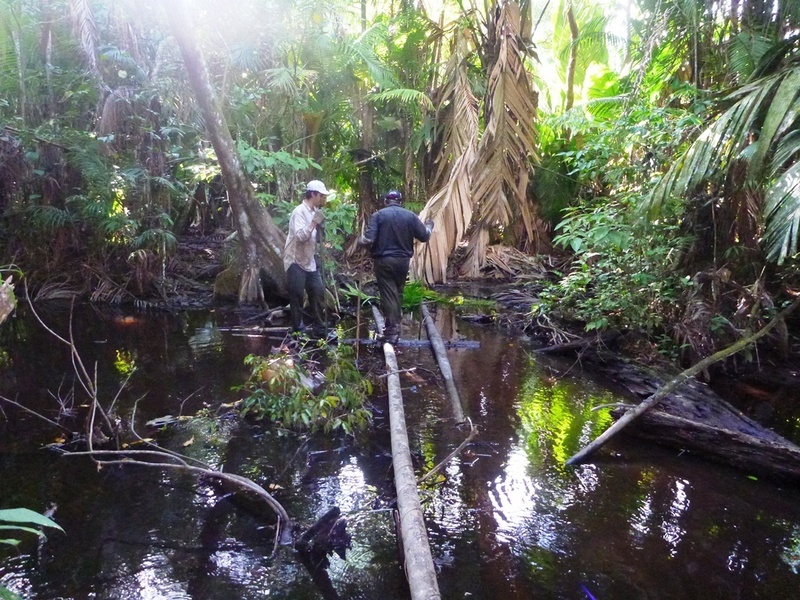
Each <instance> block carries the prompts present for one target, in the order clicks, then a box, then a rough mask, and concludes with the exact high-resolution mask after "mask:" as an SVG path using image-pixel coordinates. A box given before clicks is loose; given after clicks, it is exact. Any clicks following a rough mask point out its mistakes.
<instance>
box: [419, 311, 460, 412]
mask: <svg viewBox="0 0 800 600" xmlns="http://www.w3.org/2000/svg"><path fill="white" fill-rule="evenodd" d="M420 308H421V310H422V319H423V322H424V323H425V331H426V332H427V333H428V339H429V340H430V341H431V347H432V348H433V354H434V355H435V356H436V362H437V364H438V365H439V370H440V371H441V372H442V378H443V379H444V386H445V389H446V390H447V394H448V395H449V396H450V404H451V405H452V406H453V416H454V417H455V419H456V423H463V422H464V421H466V417H464V408H463V405H462V404H461V396H459V394H458V388H457V387H456V382H455V380H454V379H453V370H452V369H451V368H450V361H449V360H447V352H446V351H445V346H444V340H442V335H441V334H440V333H439V330H438V329H436V323H434V322H433V318H432V317H431V314H430V312H429V311H428V307H427V306H425V305H424V304H421V305H420Z"/></svg>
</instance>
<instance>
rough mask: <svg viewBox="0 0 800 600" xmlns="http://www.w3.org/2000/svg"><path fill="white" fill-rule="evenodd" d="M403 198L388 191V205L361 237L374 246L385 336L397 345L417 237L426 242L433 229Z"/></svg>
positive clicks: (376, 276) (370, 222)
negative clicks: (406, 205)
mask: <svg viewBox="0 0 800 600" xmlns="http://www.w3.org/2000/svg"><path fill="white" fill-rule="evenodd" d="M402 200H403V196H402V194H401V193H400V192H398V191H396V190H392V191H391V192H389V193H388V194H386V196H384V204H386V207H385V208H382V209H381V210H379V211H378V212H376V213H375V214H374V215H372V217H371V218H370V220H369V226H368V227H367V231H366V232H365V233H364V235H363V236H362V237H361V240H360V242H361V243H362V244H369V245H371V254H372V258H373V263H374V267H373V268H374V271H375V279H377V281H378V292H379V293H380V299H381V311H382V312H383V316H384V319H385V320H386V323H385V326H384V330H383V338H384V340H385V341H387V342H389V343H390V344H396V343H397V340H398V339H399V338H400V320H401V314H402V313H401V310H402V304H403V288H404V287H405V285H406V278H407V277H408V267H409V262H410V261H411V257H412V256H413V255H414V240H415V239H417V240H419V241H420V242H427V241H428V240H429V239H430V237H431V231H432V230H433V222H432V221H428V222H426V223H424V224H423V222H422V221H420V219H419V217H418V216H417V215H415V214H414V213H413V212H411V211H410V210H408V209H405V208H403V207H402V206H400V204H401V203H402Z"/></svg>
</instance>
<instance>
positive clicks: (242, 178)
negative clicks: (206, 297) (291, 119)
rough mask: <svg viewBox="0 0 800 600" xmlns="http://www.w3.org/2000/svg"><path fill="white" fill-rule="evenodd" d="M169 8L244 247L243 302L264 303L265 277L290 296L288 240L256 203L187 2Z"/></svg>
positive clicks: (173, 2)
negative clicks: (286, 260)
mask: <svg viewBox="0 0 800 600" xmlns="http://www.w3.org/2000/svg"><path fill="white" fill-rule="evenodd" d="M164 6H165V8H166V10H167V14H168V15H169V20H170V25H171V27H172V31H173V34H174V35H175V37H176V39H177V41H178V46H179V47H180V50H181V55H182V57H183V62H184V64H185V65H186V72H187V74H188V76H189V80H190V82H191V84H192V89H193V90H194V92H195V94H196V97H197V103H198V105H199V106H200V110H201V112H202V114H203V118H204V120H205V125H206V131H207V132H208V136H209V138H210V139H211V144H212V145H213V147H214V151H215V152H216V154H217V160H218V161H219V165H220V170H221V171H222V178H223V180H224V182H225V187H226V188H227V191H228V199H229V201H230V206H231V211H232V213H233V219H234V222H235V223H236V229H237V232H238V234H239V242H240V243H241V245H242V253H243V265H242V266H243V269H242V281H241V284H240V286H239V301H240V302H242V303H259V304H260V303H263V302H264V290H263V289H262V287H261V281H260V275H261V274H264V275H265V276H266V277H267V278H268V279H269V280H270V284H271V287H272V288H274V291H275V293H276V294H278V295H280V296H285V295H286V273H285V272H284V269H283V259H282V253H283V246H284V243H285V241H286V236H285V234H284V233H283V232H282V231H281V230H280V229H279V228H278V226H277V225H275V222H274V221H273V220H272V218H271V217H270V216H269V214H268V213H267V211H266V210H265V209H264V208H263V207H262V206H261V205H260V203H259V202H258V200H257V199H256V197H255V194H254V193H253V187H252V185H251V183H250V181H249V180H248V178H247V175H246V174H245V172H244V169H243V168H242V165H241V163H240V162H239V157H238V155H237V153H236V149H235V146H234V141H233V136H232V135H231V132H230V129H229V128H228V124H227V122H226V120H225V116H224V114H223V113H222V111H221V110H220V108H219V104H218V102H217V100H216V96H215V93H214V89H213V87H212V85H211V79H210V77H209V74H208V69H207V68H206V63H205V59H204V57H203V54H202V50H201V48H200V44H199V42H198V40H197V38H196V36H195V34H194V29H193V27H192V25H191V19H190V18H189V14H188V11H187V10H186V5H185V0H170V1H168V2H165V3H164Z"/></svg>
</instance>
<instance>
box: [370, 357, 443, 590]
mask: <svg viewBox="0 0 800 600" xmlns="http://www.w3.org/2000/svg"><path fill="white" fill-rule="evenodd" d="M383 353H384V356H385V357H386V366H387V367H388V368H389V379H388V382H389V427H390V430H391V436H392V465H393V467H394V485H395V489H396V490H397V511H398V515H399V517H400V530H401V538H402V544H403V546H402V547H403V552H404V557H403V558H404V560H403V565H404V567H405V572H406V578H407V579H408V586H409V589H410V591H411V599H412V600H437V599H439V598H441V595H440V593H439V584H438V582H437V581H436V568H435V566H434V564H433V556H432V554H431V548H430V544H429V542H428V532H427V530H426V529H425V519H424V517H423V514H422V506H421V505H420V501H419V494H418V492H417V480H416V477H415V476H414V465H413V464H412V461H411V449H410V448H409V444H408V432H407V431H406V417H405V411H404V410H403V395H402V391H401V389H400V376H399V375H398V367H397V357H396V356H395V353H394V348H393V347H392V345H391V344H389V343H386V344H384V345H383Z"/></svg>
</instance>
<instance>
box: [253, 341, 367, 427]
mask: <svg viewBox="0 0 800 600" xmlns="http://www.w3.org/2000/svg"><path fill="white" fill-rule="evenodd" d="M307 353H308V351H303V352H301V356H300V357H298V358H295V357H293V356H290V355H288V354H283V353H277V354H272V355H270V356H256V355H249V356H247V357H246V358H245V364H246V365H248V366H249V367H250V368H251V372H250V377H249V378H248V380H247V382H246V383H245V385H244V386H243V389H244V390H245V391H246V392H247V394H248V395H247V396H246V397H245V398H244V400H243V402H242V413H243V414H251V415H253V416H254V417H255V418H257V419H266V420H269V421H271V422H273V423H278V424H280V425H282V426H284V427H287V428H290V429H297V430H310V431H325V432H330V431H336V430H341V431H344V432H345V433H355V432H356V431H360V430H363V429H365V428H366V427H367V426H368V425H369V424H370V422H371V421H372V414H371V413H370V412H369V410H367V408H366V407H365V402H366V400H367V398H368V397H369V395H370V394H371V393H372V384H371V382H370V381H369V380H368V379H366V378H365V377H364V376H362V375H361V373H360V372H359V371H358V368H357V367H356V364H355V361H354V359H353V355H354V352H353V349H352V348H351V347H350V346H348V345H346V344H338V345H333V344H329V345H327V346H326V348H325V362H326V363H327V364H328V368H327V369H326V371H325V373H324V380H323V381H320V379H321V378H320V377H319V376H317V377H315V376H314V375H313V374H312V373H311V372H310V371H309V369H308V368H307V367H306V366H305V364H304V363H305V362H306V361H305V359H306V358H307Z"/></svg>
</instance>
